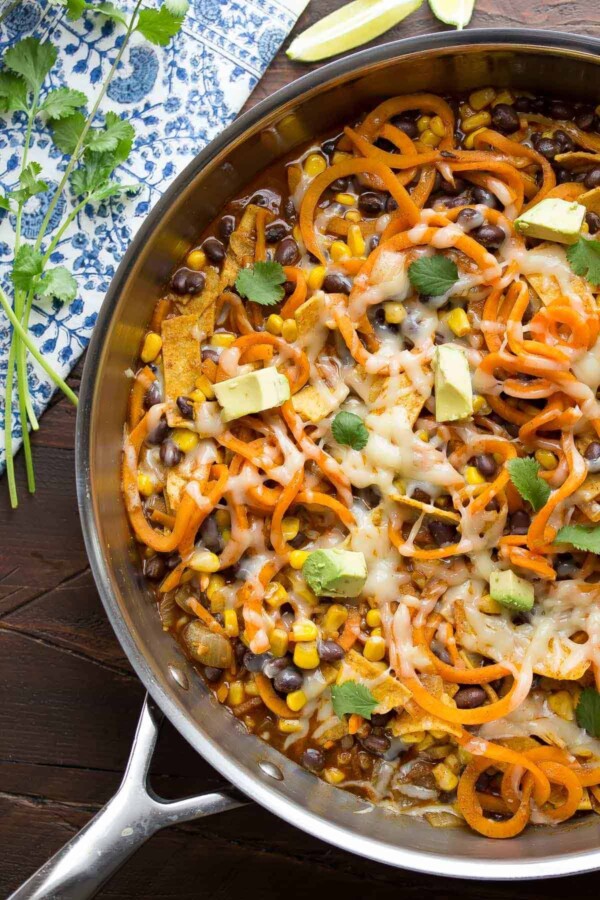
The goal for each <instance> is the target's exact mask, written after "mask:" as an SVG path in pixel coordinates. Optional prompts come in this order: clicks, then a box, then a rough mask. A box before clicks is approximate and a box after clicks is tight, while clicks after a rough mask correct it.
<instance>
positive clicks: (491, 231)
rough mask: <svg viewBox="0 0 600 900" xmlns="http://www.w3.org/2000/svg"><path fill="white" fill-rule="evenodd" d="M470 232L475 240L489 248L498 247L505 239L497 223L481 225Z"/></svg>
mask: <svg viewBox="0 0 600 900" xmlns="http://www.w3.org/2000/svg"><path fill="white" fill-rule="evenodd" d="M471 234H472V237H474V238H475V240H476V241H478V242H479V243H480V244H483V246H484V247H487V248H488V249H490V250H491V249H495V248H496V247H499V246H500V244H502V243H503V242H504V240H505V239H506V235H505V233H504V231H503V230H502V228H500V226H499V225H487V224H486V225H481V227H480V228H476V229H475V231H473V232H472V233H471Z"/></svg>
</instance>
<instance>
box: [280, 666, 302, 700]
mask: <svg viewBox="0 0 600 900" xmlns="http://www.w3.org/2000/svg"><path fill="white" fill-rule="evenodd" d="M303 681H304V679H303V677H302V674H301V673H300V672H299V671H298V669H296V668H294V666H287V667H286V668H285V669H283V670H282V671H281V672H278V673H277V675H276V676H275V678H274V679H273V687H274V688H275V690H276V691H279V693H280V694H291V693H292V691H299V690H300V688H301V687H302V684H303Z"/></svg>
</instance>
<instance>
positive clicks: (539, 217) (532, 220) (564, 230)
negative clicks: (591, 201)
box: [515, 197, 586, 244]
mask: <svg viewBox="0 0 600 900" xmlns="http://www.w3.org/2000/svg"><path fill="white" fill-rule="evenodd" d="M585 214H586V208H585V206H582V204H581V203H576V202H575V201H571V202H570V201H568V200H561V199H560V198H559V197H547V198H546V199H545V200H540V202H539V203H536V205H535V206H532V207H531V209H528V210H527V212H524V213H522V214H521V215H520V216H519V217H518V218H517V219H515V228H516V230H517V231H519V232H520V233H521V234H523V235H525V237H531V238H538V239H539V240H541V241H555V242H556V243H559V244H574V243H575V242H576V241H577V239H578V238H579V235H580V233H581V226H582V225H583V222H584V219H585Z"/></svg>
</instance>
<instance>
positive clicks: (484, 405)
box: [473, 394, 492, 416]
mask: <svg viewBox="0 0 600 900" xmlns="http://www.w3.org/2000/svg"><path fill="white" fill-rule="evenodd" d="M491 411H492V408H491V406H490V405H489V403H488V402H487V400H486V399H485V397H483V396H482V395H481V394H475V395H474V396H473V412H474V413H481V414H482V415H484V416H486V415H489V413H491Z"/></svg>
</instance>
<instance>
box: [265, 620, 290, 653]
mask: <svg viewBox="0 0 600 900" xmlns="http://www.w3.org/2000/svg"><path fill="white" fill-rule="evenodd" d="M269 641H270V644H271V653H272V654H273V656H276V657H277V658H278V659H281V657H282V656H285V654H286V653H287V649H288V644H289V637H288V633H287V631H286V630H285V629H284V628H274V629H273V631H272V632H271V634H270V635H269Z"/></svg>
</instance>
